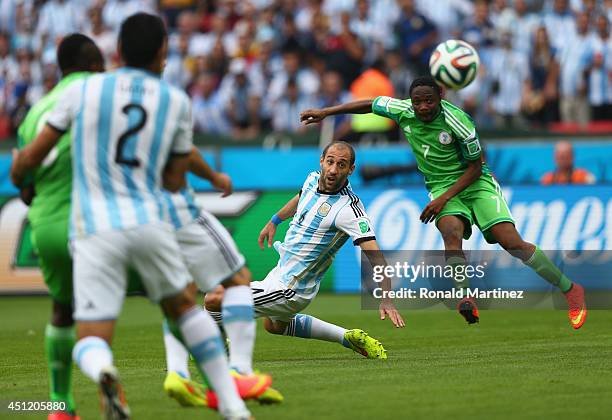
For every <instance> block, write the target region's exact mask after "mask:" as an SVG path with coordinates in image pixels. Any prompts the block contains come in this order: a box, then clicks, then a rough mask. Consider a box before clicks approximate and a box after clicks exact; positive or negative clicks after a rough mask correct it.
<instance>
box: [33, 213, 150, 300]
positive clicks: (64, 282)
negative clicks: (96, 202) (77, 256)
mask: <svg viewBox="0 0 612 420" xmlns="http://www.w3.org/2000/svg"><path fill="white" fill-rule="evenodd" d="M32 243H33V245H34V249H35V250H36V252H37V254H38V265H39V266H40V269H41V271H42V274H43V278H44V279H45V283H46V284H47V287H48V288H49V294H50V295H51V297H52V298H53V300H54V301H56V302H59V303H61V304H64V305H71V304H72V257H71V256H70V251H69V249H68V220H66V221H65V222H54V223H47V224H43V225H40V226H37V227H36V228H33V229H32ZM127 274H128V279H127V294H130V295H133V294H134V295H143V294H145V295H146V291H145V289H144V287H143V285H142V282H141V281H140V276H139V275H138V274H137V273H136V272H135V271H134V270H132V269H129V270H128V273H127Z"/></svg>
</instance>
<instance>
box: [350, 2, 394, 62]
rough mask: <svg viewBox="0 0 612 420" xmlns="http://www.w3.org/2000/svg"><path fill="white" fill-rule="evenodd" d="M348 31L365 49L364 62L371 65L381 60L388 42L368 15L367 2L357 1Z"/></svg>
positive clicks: (370, 15) (369, 14) (368, 6)
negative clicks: (355, 36)
mask: <svg viewBox="0 0 612 420" xmlns="http://www.w3.org/2000/svg"><path fill="white" fill-rule="evenodd" d="M350 30H351V32H353V33H354V34H355V35H357V37H358V38H359V42H360V43H361V45H362V46H363V48H364V49H365V57H364V62H365V63H366V64H372V63H373V62H374V61H375V60H377V59H379V58H382V56H383V53H384V48H385V45H386V44H387V43H388V40H387V39H385V37H386V36H387V34H386V33H385V31H381V30H380V28H378V27H377V26H376V22H374V19H373V18H372V14H371V13H370V5H369V2H368V0H357V5H356V11H355V13H354V16H353V18H352V19H351V21H350Z"/></svg>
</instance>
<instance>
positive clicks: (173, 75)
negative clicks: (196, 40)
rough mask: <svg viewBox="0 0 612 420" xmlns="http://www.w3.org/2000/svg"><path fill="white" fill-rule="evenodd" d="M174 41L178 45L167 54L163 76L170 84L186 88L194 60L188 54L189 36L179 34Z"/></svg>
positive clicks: (192, 72) (191, 77)
mask: <svg viewBox="0 0 612 420" xmlns="http://www.w3.org/2000/svg"><path fill="white" fill-rule="evenodd" d="M176 42H177V43H178V45H177V46H176V48H175V49H174V50H173V52H171V53H169V54H168V59H167V61H166V68H165V69H164V74H163V76H164V79H165V80H167V81H168V83H170V84H171V85H174V86H176V87H178V88H182V89H187V87H188V86H189V84H190V83H191V81H192V79H193V75H194V73H195V67H196V62H195V60H194V58H193V57H192V56H190V55H188V49H189V38H187V37H185V36H182V35H181V37H180V38H179V39H177V40H176Z"/></svg>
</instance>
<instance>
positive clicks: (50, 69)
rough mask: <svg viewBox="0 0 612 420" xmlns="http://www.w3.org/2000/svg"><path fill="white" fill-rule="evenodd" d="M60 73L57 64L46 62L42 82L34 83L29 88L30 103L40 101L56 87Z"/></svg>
mask: <svg viewBox="0 0 612 420" xmlns="http://www.w3.org/2000/svg"><path fill="white" fill-rule="evenodd" d="M58 74H59V70H58V68H57V64H45V66H44V67H43V69H42V83H36V84H33V85H32V86H30V87H29V89H28V98H27V99H28V103H29V104H30V105H32V104H35V103H36V102H38V101H39V100H40V99H41V98H42V97H43V96H45V95H46V94H47V93H49V92H50V91H51V89H53V88H54V87H55V85H56V83H57V81H58V80H57V79H58Z"/></svg>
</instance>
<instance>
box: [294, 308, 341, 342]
mask: <svg viewBox="0 0 612 420" xmlns="http://www.w3.org/2000/svg"><path fill="white" fill-rule="evenodd" d="M346 331H347V330H346V329H345V328H342V327H339V326H337V325H334V324H330V323H329V322H325V321H322V320H320V319H318V318H315V317H314V316H310V315H304V314H297V315H296V316H295V318H293V319H292V320H291V322H290V323H289V325H288V326H287V329H286V330H285V332H284V335H291V336H294V337H300V338H314V339H316V340H323V341H331V342H334V343H340V344H343V342H344V333H345V332H346Z"/></svg>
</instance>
